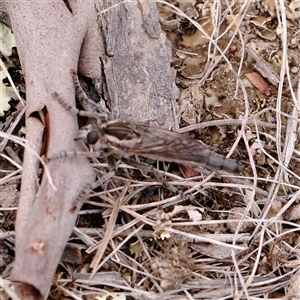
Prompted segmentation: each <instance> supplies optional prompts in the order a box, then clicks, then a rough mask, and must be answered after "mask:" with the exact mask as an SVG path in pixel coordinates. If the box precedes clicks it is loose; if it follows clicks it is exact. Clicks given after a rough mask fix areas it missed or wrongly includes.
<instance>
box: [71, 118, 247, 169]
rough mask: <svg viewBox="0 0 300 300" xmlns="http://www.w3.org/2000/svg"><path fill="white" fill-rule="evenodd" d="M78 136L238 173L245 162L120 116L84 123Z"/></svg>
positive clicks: (113, 148)
mask: <svg viewBox="0 0 300 300" xmlns="http://www.w3.org/2000/svg"><path fill="white" fill-rule="evenodd" d="M76 139H81V140H83V141H84V142H86V143H87V144H90V145H93V148H94V149H95V150H100V149H107V150H108V151H109V152H112V153H118V154H121V155H122V156H125V157H126V156H131V155H138V156H143V157H146V158H151V159H154V160H161V161H168V162H176V163H182V164H190V165H195V166H201V167H206V168H208V169H211V170H225V171H228V172H233V173H238V172H240V171H241V170H242V166H241V165H240V164H239V163H238V162H237V161H235V160H232V159H228V158H225V157H223V156H222V155H220V154H217V153H214V152H212V151H210V150H209V149H208V148H207V147H205V146H203V145H202V144H201V143H200V142H198V141H197V140H195V139H192V138H190V137H188V136H185V135H183V134H180V133H177V132H174V131H170V130H167V129H163V128H160V127H154V126H148V125H144V124H137V123H133V122H126V121H120V120H114V121H108V122H104V123H98V122H97V120H95V119H94V120H93V121H92V122H90V123H89V124H87V125H86V126H84V127H83V128H82V129H81V130H80V133H79V135H78V137H77V138H76Z"/></svg>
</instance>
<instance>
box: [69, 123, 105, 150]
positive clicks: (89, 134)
mask: <svg viewBox="0 0 300 300" xmlns="http://www.w3.org/2000/svg"><path fill="white" fill-rule="evenodd" d="M104 139H105V135H104V133H103V130H102V128H101V125H100V124H98V121H97V119H95V118H90V119H88V121H87V124H86V125H85V126H83V127H81V128H80V130H79V134H78V135H77V136H76V137H75V140H76V141H78V140H81V141H83V142H84V143H85V144H88V145H90V146H92V147H93V149H94V150H100V149H106V148H107V143H106V142H105V140H104Z"/></svg>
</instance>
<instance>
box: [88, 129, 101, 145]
mask: <svg viewBox="0 0 300 300" xmlns="http://www.w3.org/2000/svg"><path fill="white" fill-rule="evenodd" d="M98 138H99V135H98V132H97V131H96V130H92V131H91V132H89V133H88V134H87V136H86V141H87V143H88V144H90V145H94V144H96V143H97V141H98Z"/></svg>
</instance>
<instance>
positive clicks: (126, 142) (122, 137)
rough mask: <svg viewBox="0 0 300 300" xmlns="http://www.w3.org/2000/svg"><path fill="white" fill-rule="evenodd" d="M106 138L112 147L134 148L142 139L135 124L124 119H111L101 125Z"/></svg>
mask: <svg viewBox="0 0 300 300" xmlns="http://www.w3.org/2000/svg"><path fill="white" fill-rule="evenodd" d="M103 132H104V135H105V138H106V140H107V141H108V142H109V143H110V144H111V145H113V146H114V148H119V149H124V148H135V147H136V146H137V145H138V144H139V143H140V142H141V140H142V136H141V133H140V132H139V130H138V129H137V128H136V125H135V124H133V123H129V122H126V121H119V120H117V121H111V122H108V123H107V124H106V126H105V127H103Z"/></svg>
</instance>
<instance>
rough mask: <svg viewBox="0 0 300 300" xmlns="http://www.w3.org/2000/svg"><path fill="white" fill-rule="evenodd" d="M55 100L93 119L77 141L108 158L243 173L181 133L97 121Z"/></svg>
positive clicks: (78, 112)
mask: <svg viewBox="0 0 300 300" xmlns="http://www.w3.org/2000/svg"><path fill="white" fill-rule="evenodd" d="M70 73H71V75H72V76H73V78H74V83H75V87H76V91H77V92H78V91H79V93H80V94H81V97H82V95H84V97H86V98H87V96H86V95H85V93H84V91H83V90H82V89H81V86H80V84H79V81H78V78H77V76H76V73H75V71H74V70H71V71H70ZM52 97H53V99H54V100H57V101H58V102H59V103H60V104H61V105H62V106H63V107H65V108H66V110H69V111H70V112H71V113H74V114H77V115H82V116H87V117H91V118H89V121H88V123H87V125H86V126H84V127H82V128H81V129H80V131H79V134H78V136H77V137H76V138H75V139H76V140H83V141H84V142H85V143H87V144H88V145H91V146H92V148H93V149H94V150H95V151H98V150H105V151H107V152H108V153H109V154H116V155H117V156H120V157H125V158H126V157H130V156H133V155H138V156H143V157H146V158H150V159H154V160H161V161H167V162H176V163H180V164H186V165H194V166H201V167H204V168H208V169H210V170H224V171H228V172H232V173H239V172H241V170H242V166H241V165H240V164H239V163H238V162H237V161H235V160H233V159H229V158H225V157H223V156H222V155H220V154H217V153H214V152H212V151H210V150H209V149H208V148H207V147H206V146H204V145H202V144H201V143H200V142H199V141H197V140H195V139H193V138H190V137H188V136H185V135H183V134H180V133H178V132H174V131H170V130H167V129H163V128H160V127H155V126H149V125H145V124H138V123H134V122H128V121H121V120H111V121H103V118H95V113H93V114H91V115H89V113H88V112H86V111H80V110H78V109H76V108H74V107H72V106H70V105H69V104H67V103H66V102H65V101H64V100H63V99H61V98H60V97H59V95H58V94H57V93H53V94H52Z"/></svg>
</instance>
